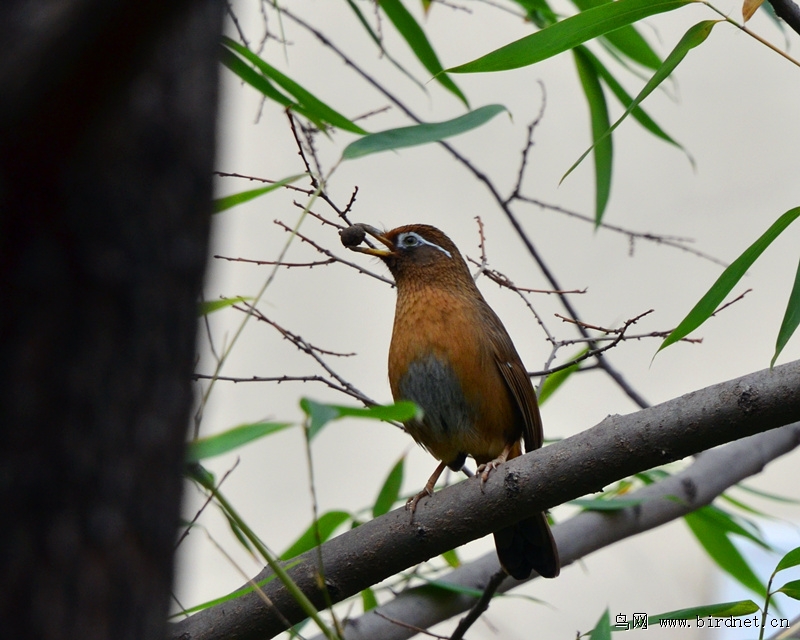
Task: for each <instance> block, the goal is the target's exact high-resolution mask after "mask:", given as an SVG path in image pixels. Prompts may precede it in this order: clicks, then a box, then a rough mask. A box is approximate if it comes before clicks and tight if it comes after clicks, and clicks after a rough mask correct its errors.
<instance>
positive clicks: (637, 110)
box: [583, 47, 694, 166]
mask: <svg viewBox="0 0 800 640" xmlns="http://www.w3.org/2000/svg"><path fill="white" fill-rule="evenodd" d="M583 52H584V54H585V55H586V57H587V58H588V59H589V60H591V62H592V64H593V65H594V68H595V70H596V71H597V73H598V75H599V76H600V77H601V78H602V80H603V82H605V83H606V86H607V87H608V88H609V89H611V92H612V93H613V94H614V95H615V96H616V98H617V100H619V101H620V104H622V106H623V107H625V108H626V109H627V108H628V107H630V106H631V105H632V103H633V97H631V95H630V94H629V93H628V92H627V91H626V90H625V88H624V87H623V86H622V85H621V84H620V83H619V81H618V80H617V79H616V78H615V77H614V76H613V75H612V74H611V72H610V71H609V70H608V68H607V67H606V66H605V65H604V64H603V63H602V62H600V60H599V59H598V58H597V57H596V56H595V55H594V54H593V53H592V52H591V51H589V49H587V48H585V47H584V48H583ZM631 116H632V117H633V118H634V119H635V120H636V121H637V122H638V123H639V124H640V125H642V126H643V127H644V128H645V129H647V130H648V131H649V132H650V133H652V134H653V135H654V136H657V137H659V138H661V139H662V140H664V141H665V142H669V143H670V144H672V145H674V146H676V147H678V148H679V149H680V150H681V151H683V152H684V153H686V155H687V157H688V158H689V162H691V163H692V166H694V160H693V158H692V157H691V156H690V155H689V153H688V152H687V151H686V149H685V148H684V147H683V145H681V144H679V143H678V142H676V141H675V140H674V139H673V138H672V137H671V136H670V135H668V134H667V133H666V132H665V131H664V130H663V129H662V128H661V127H660V126H658V124H657V123H656V122H655V121H654V120H653V119H652V118H651V117H650V116H649V114H648V113H647V112H646V111H645V110H644V109H642V108H641V107H640V106H633V108H632V109H631Z"/></svg>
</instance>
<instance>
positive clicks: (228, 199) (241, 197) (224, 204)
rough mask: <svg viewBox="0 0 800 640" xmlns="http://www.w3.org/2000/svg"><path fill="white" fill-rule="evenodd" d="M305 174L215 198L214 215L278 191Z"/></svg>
mask: <svg viewBox="0 0 800 640" xmlns="http://www.w3.org/2000/svg"><path fill="white" fill-rule="evenodd" d="M305 175H306V174H305V173H298V174H297V175H295V176H289V177H288V178H284V179H283V180H278V181H277V182H273V183H272V184H270V185H267V186H266V187H259V188H258V189H249V190H248V191H241V192H239V193H234V194H232V195H229V196H224V197H222V198H217V199H216V200H214V202H213V205H214V213H219V212H220V211H225V210H226V209H230V208H231V207H235V206H236V205H238V204H242V203H243V202H248V201H249V200H253V199H254V198H258V196H263V195H264V194H265V193H269V192H270V191H275V189H280V188H281V187H285V186H286V185H287V184H291V183H292V182H294V181H295V180H299V179H300V178H302V177H303V176H305Z"/></svg>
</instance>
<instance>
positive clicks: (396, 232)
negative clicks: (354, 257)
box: [341, 224, 472, 286]
mask: <svg viewBox="0 0 800 640" xmlns="http://www.w3.org/2000/svg"><path fill="white" fill-rule="evenodd" d="M365 234H369V235H370V236H372V237H373V238H375V240H377V241H378V242H380V243H381V244H382V245H383V246H384V247H385V248H383V247H378V248H372V247H361V246H358V245H360V244H361V242H362V240H363V239H364V237H365ZM341 237H342V243H343V244H344V245H345V246H346V247H347V248H348V249H350V250H352V251H358V252H360V253H366V254H368V255H371V256H377V257H378V258H380V259H381V260H383V261H384V262H385V263H386V266H387V267H388V268H389V271H391V272H392V275H393V276H394V278H395V281H396V282H397V284H398V286H402V284H403V282H404V281H407V280H408V279H409V278H416V279H419V280H421V281H425V282H432V281H433V282H435V281H436V279H444V280H448V281H449V280H452V279H453V278H456V279H458V280H461V281H464V278H466V281H468V282H470V283H472V276H471V275H470V273H469V269H468V268H467V265H466V263H465V262H464V258H462V257H461V253H460V252H459V250H458V248H457V247H456V245H455V244H453V241H452V240H450V238H448V237H447V236H446V235H445V234H444V233H443V232H442V231H440V230H439V229H437V228H436V227H432V226H430V225H427V224H409V225H405V226H402V227H397V228H396V229H392V230H391V231H386V232H383V231H380V230H378V229H376V228H375V227H372V226H370V225H367V224H357V225H353V226H352V227H349V228H348V229H345V230H344V231H343V232H342V233H341Z"/></svg>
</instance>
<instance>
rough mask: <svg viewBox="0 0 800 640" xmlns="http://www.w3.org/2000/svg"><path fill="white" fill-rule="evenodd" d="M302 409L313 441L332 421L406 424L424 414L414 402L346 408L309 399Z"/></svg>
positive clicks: (309, 435)
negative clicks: (366, 419) (349, 420)
mask: <svg viewBox="0 0 800 640" xmlns="http://www.w3.org/2000/svg"><path fill="white" fill-rule="evenodd" d="M300 408H301V409H302V410H303V412H304V413H305V414H306V415H307V416H308V417H309V425H308V438H309V440H313V439H314V438H315V437H316V435H317V434H318V433H319V432H320V430H321V429H322V427H324V426H325V425H326V424H328V423H329V422H330V421H331V420H337V419H339V418H342V417H344V416H350V417H354V418H368V419H372V420H394V421H397V422H405V421H407V420H411V419H412V418H417V417H421V415H422V413H421V411H420V410H419V409H418V407H417V405H415V404H414V403H413V402H408V401H401V402H395V403H394V404H391V405H386V406H383V405H375V406H374V407H367V408H364V407H345V406H341V405H334V404H324V403H322V402H316V401H314V400H311V399H309V398H303V399H302V400H300Z"/></svg>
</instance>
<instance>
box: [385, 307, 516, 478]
mask: <svg viewBox="0 0 800 640" xmlns="http://www.w3.org/2000/svg"><path fill="white" fill-rule="evenodd" d="M401 293H402V292H401ZM389 382H390V384H391V387H392V394H393V395H394V397H395V399H397V400H401V399H402V400H412V401H414V402H415V403H416V404H417V405H419V406H420V407H421V408H422V410H423V413H424V417H423V419H422V420H421V421H413V422H410V423H408V424H406V429H407V430H408V432H409V433H410V434H411V435H412V436H413V437H414V439H415V440H416V441H417V442H419V443H420V444H422V445H423V446H425V448H427V449H428V450H429V451H430V452H431V453H432V454H433V455H434V456H436V457H437V458H438V459H440V460H443V461H444V462H446V463H450V462H451V461H457V460H458V459H459V457H460V458H461V459H462V460H463V457H464V455H470V456H473V457H474V458H475V459H476V460H478V461H479V462H485V461H488V460H491V459H493V458H494V457H496V456H497V455H499V453H500V452H501V451H502V449H503V447H504V446H505V443H506V440H507V436H506V433H507V432H508V431H509V430H510V429H511V428H512V424H513V423H514V422H515V415H514V409H513V404H512V402H513V401H512V399H511V397H510V394H509V391H508V388H507V387H506V385H505V383H504V381H503V380H502V377H501V375H500V373H499V371H498V369H497V365H496V364H495V360H494V355H493V352H492V348H491V344H490V343H489V341H488V340H487V336H486V335H485V332H484V331H483V330H482V326H481V323H480V318H479V317H478V315H477V314H476V313H475V309H474V306H473V305H470V304H468V301H464V300H462V299H460V298H459V297H458V296H451V295H448V294H447V293H441V292H436V291H434V292H430V291H429V292H427V294H424V293H423V294H421V295H418V296H408V295H406V296H403V295H399V296H398V305H397V310H396V314H395V324H394V331H393V335H392V344H391V347H390V350H389ZM517 437H518V436H517Z"/></svg>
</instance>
